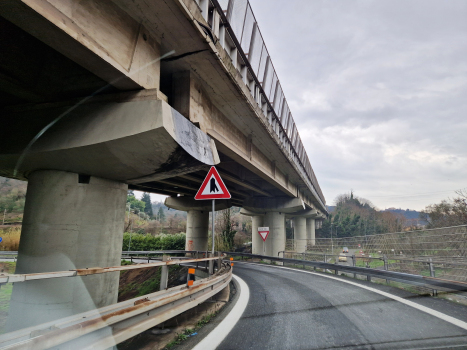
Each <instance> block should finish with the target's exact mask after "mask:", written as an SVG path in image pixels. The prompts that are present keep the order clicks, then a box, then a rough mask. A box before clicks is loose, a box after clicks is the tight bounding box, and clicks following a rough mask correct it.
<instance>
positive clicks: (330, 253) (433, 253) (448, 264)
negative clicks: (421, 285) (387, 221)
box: [282, 225, 467, 282]
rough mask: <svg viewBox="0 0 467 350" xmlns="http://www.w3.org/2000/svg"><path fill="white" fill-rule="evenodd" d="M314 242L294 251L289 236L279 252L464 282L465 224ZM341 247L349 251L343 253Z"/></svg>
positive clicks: (466, 263)
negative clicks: (284, 246)
mask: <svg viewBox="0 0 467 350" xmlns="http://www.w3.org/2000/svg"><path fill="white" fill-rule="evenodd" d="M315 242H316V243H315V244H314V245H313V244H312V242H311V240H307V244H306V246H307V250H306V252H305V253H297V252H296V247H297V246H298V244H297V243H298V242H297V240H293V239H289V240H287V242H286V251H285V252H283V253H282V254H283V255H284V257H286V258H294V259H304V260H309V261H323V262H330V263H337V264H348V265H352V266H360V267H370V268H376V269H385V270H388V271H396V272H404V273H410V274H415V275H422V276H431V277H437V278H443V279H447V280H452V281H460V282H467V225H461V226H454V227H443V228H436V229H425V230H416V231H408V232H396V233H387V234H379V235H371V236H356V237H345V238H334V239H331V238H316V239H315ZM302 244H303V243H302ZM344 248H346V249H345V250H346V251H347V250H348V253H344ZM344 256H345V257H344ZM339 258H340V259H341V260H342V261H339ZM344 260H345V261H344Z"/></svg>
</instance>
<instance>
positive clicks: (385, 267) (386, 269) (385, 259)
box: [383, 255, 389, 283]
mask: <svg viewBox="0 0 467 350" xmlns="http://www.w3.org/2000/svg"><path fill="white" fill-rule="evenodd" d="M383 263H384V270H385V271H388V270H389V266H388V258H387V256H386V255H383ZM386 283H389V281H388V280H387V279H386Z"/></svg>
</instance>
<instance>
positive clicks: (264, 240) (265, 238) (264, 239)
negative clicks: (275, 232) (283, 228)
mask: <svg viewBox="0 0 467 350" xmlns="http://www.w3.org/2000/svg"><path fill="white" fill-rule="evenodd" d="M260 232H267V233H268V234H267V235H266V237H264V238H263V236H261V234H260ZM269 232H271V231H258V234H259V236H260V237H261V239H262V240H263V242H266V240H267V239H268V236H269Z"/></svg>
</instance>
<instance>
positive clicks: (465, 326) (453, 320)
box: [244, 263, 467, 330]
mask: <svg viewBox="0 0 467 350" xmlns="http://www.w3.org/2000/svg"><path fill="white" fill-rule="evenodd" d="M244 264H252V265H258V266H267V267H273V268H280V269H287V270H292V271H296V272H303V273H309V274H311V275H316V276H320V277H325V278H330V279H332V280H336V281H339V282H343V283H348V284H351V285H353V286H356V287H360V288H363V289H366V290H369V291H370V292H373V293H377V294H380V295H383V296H385V297H386V298H390V299H393V300H396V301H398V302H400V303H402V304H405V305H408V306H411V307H413V308H415V309H417V310H420V311H423V312H425V313H427V314H429V315H432V316H435V317H438V318H440V319H442V320H443V321H446V322H449V323H451V324H453V325H455V326H457V327H460V328H462V329H465V330H467V322H464V321H461V320H459V319H457V318H454V317H451V316H449V315H446V314H443V313H442V312H439V311H436V310H433V309H430V308H429V307H426V306H423V305H420V304H417V303H414V302H413V301H410V300H406V299H404V298H401V297H398V296H397V295H393V294H390V293H386V292H383V291H381V290H378V289H375V288H371V287H368V286H364V285H361V284H358V283H355V282H352V281H347V280H343V279H340V278H337V277H334V276H326V275H323V274H320V273H316V272H311V271H303V270H297V269H292V268H290V267H283V266H273V265H264V264H254V263H244Z"/></svg>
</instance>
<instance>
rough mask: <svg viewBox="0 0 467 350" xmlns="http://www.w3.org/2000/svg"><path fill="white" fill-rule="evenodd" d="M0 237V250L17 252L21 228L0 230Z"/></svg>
mask: <svg viewBox="0 0 467 350" xmlns="http://www.w3.org/2000/svg"><path fill="white" fill-rule="evenodd" d="M0 237H2V242H1V243H0V250H4V251H5V250H7V251H17V250H18V248H19V240H20V238H21V226H12V227H8V228H0Z"/></svg>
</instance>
